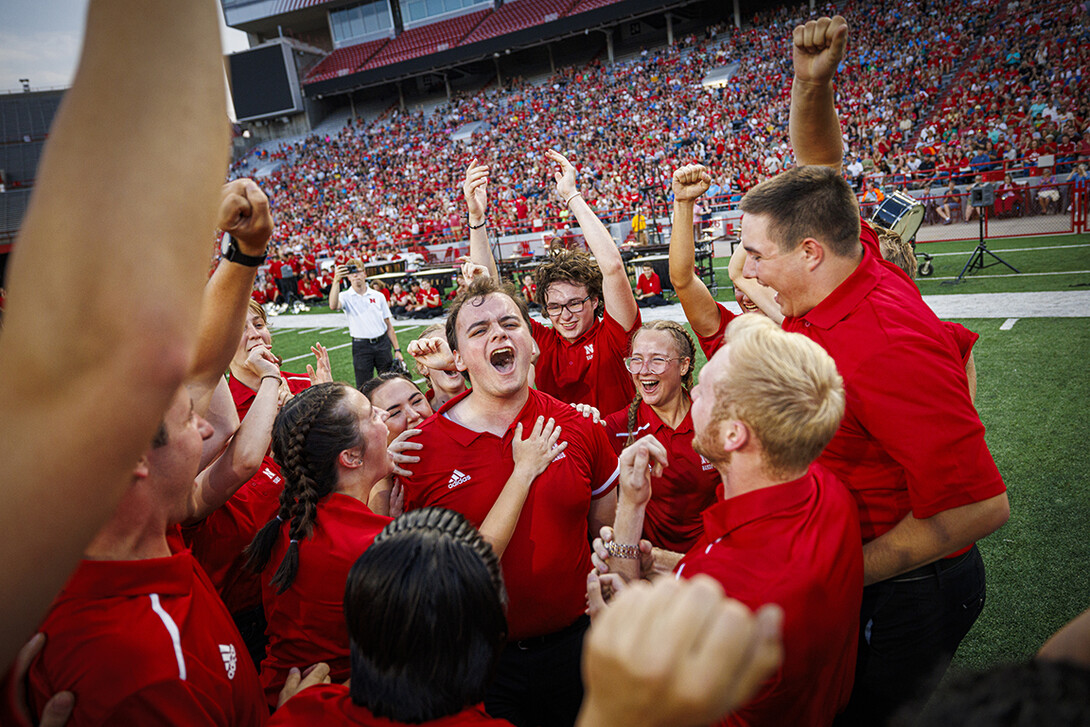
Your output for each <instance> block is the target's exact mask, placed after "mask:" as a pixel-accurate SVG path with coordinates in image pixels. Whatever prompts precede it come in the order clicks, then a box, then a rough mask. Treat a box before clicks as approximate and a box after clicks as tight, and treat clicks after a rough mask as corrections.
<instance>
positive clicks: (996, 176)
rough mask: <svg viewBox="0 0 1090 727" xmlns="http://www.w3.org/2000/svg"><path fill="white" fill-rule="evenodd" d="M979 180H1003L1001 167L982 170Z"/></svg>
mask: <svg viewBox="0 0 1090 727" xmlns="http://www.w3.org/2000/svg"><path fill="white" fill-rule="evenodd" d="M981 181H983V182H1002V181H1003V170H1002V169H993V170H992V171H990V172H984V174H983V175H981Z"/></svg>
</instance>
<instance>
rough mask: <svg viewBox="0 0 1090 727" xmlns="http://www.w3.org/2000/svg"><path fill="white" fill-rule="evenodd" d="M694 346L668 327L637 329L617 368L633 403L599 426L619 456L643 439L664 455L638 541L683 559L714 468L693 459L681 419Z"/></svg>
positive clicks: (688, 425) (689, 433) (712, 496)
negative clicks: (623, 371)
mask: <svg viewBox="0 0 1090 727" xmlns="http://www.w3.org/2000/svg"><path fill="white" fill-rule="evenodd" d="M695 359H696V344H694V343H693V339H692V338H691V337H690V336H689V334H688V333H686V331H685V329H684V328H683V327H682V326H681V325H680V324H678V323H676V322H674V321H665V320H664V321H654V322H652V323H645V324H644V325H643V326H642V327H641V328H640V329H639V330H637V331H636V334H635V335H634V336H633V337H632V351H631V354H630V355H629V356H628V358H626V359H625V366H626V367H627V368H628V371H629V373H631V374H632V383H633V384H635V387H636V396H635V397H633V399H632V403H631V404H630V405H629V406H628V408H627V409H622V410H620V411H618V412H615V413H613V414H610V415H609V416H607V417H606V418H605V425H606V433H607V434H608V435H609V440H610V443H611V444H612V445H613V449H614V450H615V451H616V452H617V454H618V455H619V454H620V453H621V451H622V450H623V449H624V448H625V447H627V446H628V445H630V444H632V443H633V442H635V441H636V440H637V439H640V438H641V437H643V436H644V435H646V434H651V435H654V437H655V438H656V439H658V440H659V442H661V443H662V446H663V447H665V448H666V451H667V452H669V454H670V460H669V462H670V463H669V466H667V467H666V468H665V469H664V470H663V472H662V474H661V475H659V476H656V477H653V478H652V480H651V501H650V502H649V503H648V505H647V512H646V514H645V516H644V523H643V537H644V538H646V539H647V540H649V541H650V542H651V543H652V544H653V545H656V546H658V547H660V548H664V549H666V550H672V551H676V552H685V551H687V550H688V549H689V548H691V547H692V546H693V544H694V543H695V542H696V541H697V540H698V539H699V538H700V536H701V535H702V534H703V532H704V526H703V521H702V519H701V514H702V513H703V512H704V510H706V509H707V508H709V507H711V506H712V505H713V504H715V501H716V499H717V498H716V493H717V490H718V488H719V477H718V475H717V474H716V471H715V466H714V465H713V464H711V463H710V462H708V460H706V459H704V458H703V457H702V456H700V455H699V454H697V453H696V452H694V451H693V436H694V432H693V418H692V415H691V414H690V412H689V409H690V407H691V405H692V398H691V397H690V395H689V391H690V390H691V389H692V388H693V369H694V364H695Z"/></svg>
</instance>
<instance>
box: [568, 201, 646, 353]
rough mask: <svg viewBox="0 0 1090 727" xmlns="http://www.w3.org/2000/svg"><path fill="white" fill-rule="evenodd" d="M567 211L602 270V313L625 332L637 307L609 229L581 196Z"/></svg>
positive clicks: (622, 262) (633, 321) (570, 204)
mask: <svg viewBox="0 0 1090 727" xmlns="http://www.w3.org/2000/svg"><path fill="white" fill-rule="evenodd" d="M568 209H570V210H571V211H572V213H573V214H574V215H575V219H576V221H577V222H578V223H579V227H580V229H581V230H582V231H583V236H584V237H585V238H586V241H587V247H589V248H590V252H591V254H592V255H594V260H595V262H597V263H598V269H599V270H601V271H602V298H603V301H602V302H603V303H605V306H606V311H608V312H609V315H610V316H612V317H613V319H614V320H615V321H617V323H618V324H620V326H621V328H623V329H625V330H626V331H627V330H628V329H629V328H631V327H632V325H633V324H634V323H635V322H636V315H637V308H636V299H635V298H634V297H633V296H632V284H631V283H630V282H629V280H628V272H627V271H626V270H625V269H624V260H622V259H621V251H620V250H618V249H617V245H616V243H614V242H613V236H612V235H610V234H609V230H607V229H606V226H605V225H604V224H602V221H601V220H599V219H598V215H596V214H594V210H592V209H591V208H590V205H588V204H587V201H586V200H585V199H583V195H579V196H578V197H575V198H574V199H572V200H571V202H570V203H569V204H568Z"/></svg>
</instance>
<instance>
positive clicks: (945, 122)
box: [235, 0, 1090, 269]
mask: <svg viewBox="0 0 1090 727" xmlns="http://www.w3.org/2000/svg"><path fill="white" fill-rule="evenodd" d="M819 11H820V9H819ZM843 12H844V14H845V15H846V16H848V18H849V20H850V21H851V22H852V23H853V25H854V27H856V28H858V29H859V32H858V34H857V36H855V37H853V40H852V43H853V48H852V55H851V58H850V60H849V61H845V63H844V67H843V68H842V69H841V71H840V73H841V75H840V83H839V87H838V93H839V103H840V112H841V114H842V117H843V122H844V123H843V128H844V133H845V139H846V141H847V150H848V161H851V163H850V164H848V174H849V176H851V177H853V178H854V179H855V180H856V182H857V188H858V189H859V190H860V192H861V193H863V192H865V188H864V179H866V180H867V183H868V184H869V185H872V186H873V185H878V184H881V185H882V186H886V187H889V186H902V185H910V186H913V187H923V186H943V184H944V182H945V180H946V179H947V178H948V177H950V176H951V175H955V176H956V179H957V181H958V183H959V184H967V183H968V182H969V181H971V177H972V174H973V173H974V171H981V170H984V169H988V168H1000V167H1001V166H1002V164H1004V163H1007V164H1008V165H1012V164H1013V160H1015V159H1017V160H1020V161H1019V164H1022V163H1024V164H1026V165H1034V164H1036V161H1037V159H1038V157H1039V156H1040V155H1043V154H1048V153H1055V154H1057V163H1058V164H1061V163H1063V164H1066V163H1067V162H1066V161H1064V162H1061V161H1060V160H1069V161H1070V162H1071V163H1073V162H1074V160H1075V159H1076V157H1078V156H1079V155H1080V154H1081V155H1082V156H1084V157H1086V156H1090V138H1088V137H1087V136H1086V135H1085V134H1084V133H1083V132H1084V131H1085V130H1086V125H1087V123H1088V121H1090V113H1088V109H1087V106H1086V103H1085V101H1084V98H1085V96H1086V93H1085V91H1086V79H1085V78H1084V77H1083V75H1082V66H1083V65H1085V60H1086V53H1087V51H1086V50H1085V47H1084V45H1085V44H1080V43H1079V42H1078V37H1079V35H1080V33H1082V32H1084V31H1083V30H1082V26H1081V25H1075V26H1074V31H1075V32H1070V31H1071V30H1072V25H1071V21H1072V20H1073V19H1074V20H1077V18H1078V13H1079V10H1078V9H1077V8H1075V7H1074V6H1069V5H1067V4H1064V3H1050V4H1048V5H1046V6H1043V7H1042V6H1039V5H1038V4H1032V5H1030V4H1025V3H1023V4H1022V5H1018V4H1017V3H1013V4H1012V5H1011V6H1007V5H1006V4H1005V3H1003V2H1002V1H1001V0H957V1H956V2H952V3H948V4H946V5H944V6H943V8H942V10H941V11H940V10H938V9H935V8H931V7H930V6H927V5H925V4H924V3H920V2H909V3H899V4H896V5H887V4H883V3H874V2H852V3H849V4H848V6H847V7H846V8H844V10H843ZM806 14H807V11H806V9H805V8H799V7H795V8H780V9H779V10H776V11H773V12H770V13H767V14H763V15H762V14H757V15H755V16H753V18H752V19H751V22H750V24H749V25H747V26H746V27H745V28H743V29H741V30H736V29H734V28H733V27H730V26H727V25H726V24H724V25H720V26H713V27H710V28H708V29H706V30H705V31H704V32H703V34H701V35H690V36H686V37H683V38H681V39H679V40H678V41H677V42H676V43H675V44H674V45H673V46H669V47H664V48H659V49H656V50H653V51H644V52H643V53H641V54H640V55H639V56H637V57H635V58H632V59H630V60H625V61H621V62H618V63H614V64H608V63H605V62H604V61H602V60H601V59H598V60H595V61H593V62H591V63H589V64H587V65H586V66H578V67H576V66H573V67H568V68H562V69H558V71H557V72H556V74H555V75H553V76H552V77H550V78H549V79H547V80H546V81H545V82H544V83H540V84H531V83H527V82H525V81H524V80H523V79H520V78H514V79H511V80H508V81H506V82H505V83H504V84H503V86H502V87H499V88H490V89H488V90H485V91H482V92H480V93H477V94H461V95H458V94H456V96H455V98H454V99H453V100H452V102H450V103H449V104H446V105H443V106H440V107H439V108H438V109H436V110H435V111H434V112H433V113H430V114H424V113H422V112H394V113H393V114H392V116H390V117H389V118H382V119H380V120H378V121H376V122H374V123H370V124H368V123H366V122H363V121H362V120H357V121H354V122H353V121H350V122H349V123H348V124H347V125H346V126H345V127H344V128H343V129H342V130H341V131H340V132H339V133H338V134H336V135H326V136H325V137H316V136H315V137H310V138H308V139H306V140H304V141H301V142H298V143H295V144H290V145H281V146H280V147H279V148H277V149H275V150H272V151H268V150H264V151H261V152H258V153H257V156H258V157H259V158H260V159H261V160H264V161H267V160H281V161H282V162H283V164H282V165H281V166H280V167H279V168H278V169H277V170H276V171H275V172H274V173H273V175H272V176H271V178H270V180H269V181H270V184H269V191H270V197H271V198H272V200H273V204H274V208H275V211H276V213H277V220H278V230H277V234H276V236H275V239H276V240H278V241H279V244H280V246H281V249H287V250H289V251H295V250H298V251H303V252H304V255H307V256H309V257H310V258H313V254H314V253H317V254H319V255H334V254H335V255H337V257H338V262H342V258H346V257H347V256H349V255H351V254H353V253H357V252H358V253H360V254H362V255H364V256H365V257H366V256H369V255H373V254H374V253H375V252H376V251H375V247H382V246H390V245H393V246H396V247H397V248H409V247H412V246H417V249H418V250H420V251H422V248H421V247H418V246H421V245H422V244H426V243H431V242H439V241H441V240H450V239H454V240H462V239H464V235H465V233H466V230H465V226H464V220H463V215H462V213H461V212H460V211H459V209H460V207H459V199H458V198H459V194H460V192H459V190H458V184H457V181H458V180H457V179H455V178H453V177H452V173H451V171H450V170H458V169H463V168H465V166H466V165H467V164H468V162H469V161H470V160H471V159H472V158H473V157H479V158H480V159H481V160H482V161H484V162H486V163H488V164H489V165H490V166H491V167H492V168H493V169H494V172H493V177H492V189H491V190H490V192H491V194H492V195H493V196H494V199H496V200H498V201H499V202H500V203H499V204H496V205H495V206H494V207H493V218H492V220H491V221H490V222H491V224H492V225H493V226H494V228H497V231H498V232H501V233H522V232H540V233H559V234H563V231H564V230H565V229H566V228H567V227H569V226H570V220H569V218H568V213H567V210H566V209H564V206H563V205H561V204H559V202H558V201H557V200H555V199H553V198H552V197H551V196H550V195H549V194H548V193H547V185H548V182H549V181H550V180H549V178H548V173H547V170H546V164H545V160H544V156H543V154H537V153H535V152H534V150H535V149H542V150H543V149H545V148H547V147H548V146H557V147H562V148H564V149H566V150H567V151H568V153H570V155H571V156H572V157H573V158H574V159H576V160H578V164H579V166H580V174H581V176H583V177H584V178H586V179H589V180H593V182H592V184H589V185H588V187H587V192H586V194H587V196H588V201H590V202H591V204H592V206H593V207H594V208H595V209H596V210H597V211H598V213H599V215H600V216H601V217H602V218H603V219H604V220H606V221H607V222H608V221H624V220H627V219H629V218H630V217H631V209H632V205H633V204H634V203H635V202H637V201H639V200H640V199H641V191H640V189H641V187H651V188H652V189H654V190H662V191H661V192H655V193H653V194H654V196H655V199H654V200H653V201H654V202H656V203H665V202H666V201H668V188H669V185H668V180H669V176H670V173H671V170H672V169H674V168H676V167H677V166H679V165H680V164H683V163H685V162H688V161H701V162H703V163H705V164H707V165H708V166H709V167H710V168H711V169H712V171H713V175H714V176H715V179H714V183H713V186H712V189H711V190H710V191H709V197H710V198H712V199H713V201H712V202H711V203H710V204H711V206H715V207H721V206H722V205H725V204H727V203H729V202H730V201H737V199H740V196H741V194H742V193H744V192H745V191H746V190H748V189H749V188H750V187H752V186H753V185H755V184H757V183H758V182H760V181H762V180H764V179H766V178H767V177H769V176H771V175H773V174H775V173H777V172H778V171H780V170H781V169H783V168H785V167H787V166H790V165H791V164H792V163H793V159H792V158H791V154H790V151H789V149H788V144H787V113H788V110H789V96H790V86H791V72H790V58H786V57H784V56H783V54H781V53H777V52H775V51H776V49H778V48H780V47H782V44H783V42H784V36H785V35H786V34H787V33H789V32H790V29H791V28H793V27H794V25H795V23H796V21H797V20H799V19H805V17H806ZM978 39H979V42H978ZM1000 60H1003V61H1004V62H1002V63H1000V62H998V61H1000ZM731 64H738V67H737V70H736V72H735V73H734V74H733V75H732V76H731V77H730V78H729V80H728V81H727V82H726V84H725V85H723V86H721V87H719V88H706V87H704V86H703V85H702V83H701V81H702V80H703V79H704V77H705V76H706V75H707V73H708V72H709V71H711V70H713V69H716V68H720V67H724V66H729V65H731ZM946 76H952V80H949V83H946V80H945V78H944V77H946ZM603 97H609V98H612V99H614V100H615V101H616V103H611V104H600V103H596V102H595V101H594V99H598V98H603ZM475 122H483V124H484V125H483V127H482V128H480V129H479V130H477V131H476V132H475V134H474V137H473V140H472V142H471V143H468V144H462V143H458V142H453V141H451V138H450V137H451V135H452V134H453V133H454V132H455V131H456V130H457V129H459V128H460V127H462V126H463V125H465V124H470V123H475ZM1050 137H1051V138H1050ZM1021 160H1024V162H1023V161H1021ZM249 161H250V159H249V158H245V159H243V160H241V161H240V162H239V163H237V164H236V165H235V169H236V171H238V172H241V171H242V170H244V169H245V168H246V166H247V164H248V163H249ZM1014 166H1017V165H1014ZM1019 170H1020V168H1019ZM1057 171H1058V172H1060V173H1062V172H1064V171H1069V168H1068V167H1066V166H1061V167H1059V168H1058V169H1057ZM1016 176H1017V172H1016ZM406 179H412V180H413V184H411V185H406V184H405V180H406ZM716 199H718V200H719V201H718V202H716V201H714V200H716ZM359 243H363V247H362V248H359V249H357V248H358V246H359ZM307 262H309V263H310V265H307V264H306V263H307ZM312 267H313V263H312V260H311V261H304V269H311V268H312Z"/></svg>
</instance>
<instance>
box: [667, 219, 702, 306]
mask: <svg viewBox="0 0 1090 727" xmlns="http://www.w3.org/2000/svg"><path fill="white" fill-rule="evenodd" d="M695 264H696V243H695V240H694V238H693V202H692V200H678V201H676V202H674V224H673V226H672V227H671V228H670V283H671V284H672V285H673V286H674V289H675V290H678V289H680V288H687V287H688V286H690V285H692V284H693V283H694V282H698V281H697V280H696V274H695V273H694V272H693V266H694V265H695Z"/></svg>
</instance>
